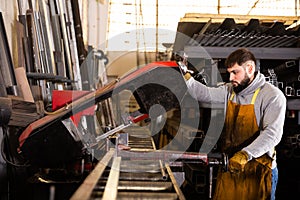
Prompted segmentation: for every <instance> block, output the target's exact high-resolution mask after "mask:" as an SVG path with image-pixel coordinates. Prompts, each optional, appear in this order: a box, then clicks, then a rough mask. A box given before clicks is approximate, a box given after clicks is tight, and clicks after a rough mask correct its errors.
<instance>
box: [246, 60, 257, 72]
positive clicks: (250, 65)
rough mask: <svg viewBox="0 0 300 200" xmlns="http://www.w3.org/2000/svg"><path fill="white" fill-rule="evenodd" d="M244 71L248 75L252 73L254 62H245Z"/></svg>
mask: <svg viewBox="0 0 300 200" xmlns="http://www.w3.org/2000/svg"><path fill="white" fill-rule="evenodd" d="M246 72H247V73H248V74H249V75H252V74H254V72H255V66H254V64H253V63H252V62H250V63H248V64H247V67H246Z"/></svg>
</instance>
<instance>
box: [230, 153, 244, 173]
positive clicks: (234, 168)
mask: <svg viewBox="0 0 300 200" xmlns="http://www.w3.org/2000/svg"><path fill="white" fill-rule="evenodd" d="M248 159H249V156H248V154H247V152H245V151H238V152H236V153H235V154H234V155H233V157H232V158H230V159H229V166H228V167H229V171H230V172H234V173H238V172H242V171H244V167H245V165H246V163H247V162H248Z"/></svg>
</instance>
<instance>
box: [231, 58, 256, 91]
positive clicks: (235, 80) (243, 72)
mask: <svg viewBox="0 0 300 200" xmlns="http://www.w3.org/2000/svg"><path fill="white" fill-rule="evenodd" d="M250 67H251V66H250V65H249V63H247V62H246V63H245V64H243V65H242V66H240V65H238V64H237V63H235V64H234V65H233V66H232V67H230V68H227V71H228V73H229V75H230V77H229V80H230V82H231V83H232V85H233V87H234V88H235V89H236V90H237V91H235V92H240V91H241V90H243V89H244V88H246V87H247V85H248V84H249V82H250V81H251V80H252V76H253V73H252V70H250Z"/></svg>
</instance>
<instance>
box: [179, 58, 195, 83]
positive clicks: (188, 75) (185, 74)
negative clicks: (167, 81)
mask: <svg viewBox="0 0 300 200" xmlns="http://www.w3.org/2000/svg"><path fill="white" fill-rule="evenodd" d="M178 65H179V69H180V72H181V73H182V75H183V77H184V79H185V80H189V79H190V78H191V77H192V75H191V74H193V73H194V71H192V70H189V69H188V67H187V66H186V65H185V64H184V63H183V62H181V61H179V62H178Z"/></svg>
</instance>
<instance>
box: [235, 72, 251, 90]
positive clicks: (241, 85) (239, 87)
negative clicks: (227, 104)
mask: <svg viewBox="0 0 300 200" xmlns="http://www.w3.org/2000/svg"><path fill="white" fill-rule="evenodd" d="M235 83H236V82H235ZM249 83H250V78H249V77H248V76H247V75H245V77H244V79H243V80H242V81H241V83H237V86H234V87H233V91H234V92H235V93H236V94H238V93H239V92H241V91H242V90H243V89H245V88H246V87H247V86H248V85H249Z"/></svg>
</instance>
